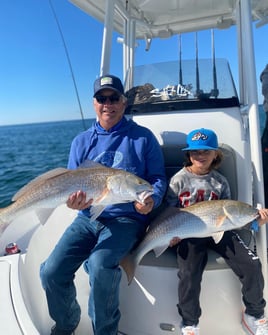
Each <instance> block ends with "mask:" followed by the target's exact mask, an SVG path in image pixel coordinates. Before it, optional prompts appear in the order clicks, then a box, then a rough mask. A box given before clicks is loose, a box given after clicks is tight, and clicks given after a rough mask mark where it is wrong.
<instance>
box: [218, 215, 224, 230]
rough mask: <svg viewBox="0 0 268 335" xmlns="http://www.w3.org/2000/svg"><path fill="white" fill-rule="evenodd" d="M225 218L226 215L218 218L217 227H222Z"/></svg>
mask: <svg viewBox="0 0 268 335" xmlns="http://www.w3.org/2000/svg"><path fill="white" fill-rule="evenodd" d="M225 219H226V215H221V216H219V217H218V218H217V220H216V227H221V226H222V224H223V222H224V220H225Z"/></svg>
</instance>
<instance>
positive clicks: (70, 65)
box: [48, 0, 87, 129]
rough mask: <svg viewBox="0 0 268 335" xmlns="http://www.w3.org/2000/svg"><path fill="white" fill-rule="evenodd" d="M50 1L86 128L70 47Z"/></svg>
mask: <svg viewBox="0 0 268 335" xmlns="http://www.w3.org/2000/svg"><path fill="white" fill-rule="evenodd" d="M48 2H49V4H50V7H51V11H52V13H53V15H54V18H55V21H56V23H57V26H58V30H59V33H60V36H61V39H62V43H63V47H64V51H65V54H66V58H67V61H68V64H69V68H70V72H71V75H72V80H73V84H74V89H75V93H76V98H77V101H78V105H79V110H80V114H81V118H82V123H83V127H84V129H87V127H86V124H85V119H84V115H83V111H82V106H81V102H80V98H79V94H78V89H77V85H76V81H75V77H74V72H73V68H72V64H71V60H70V57H69V53H68V49H67V46H66V43H65V40H64V36H63V33H62V30H61V27H60V24H59V20H58V18H57V15H56V12H55V10H54V7H53V5H52V1H51V0H49V1H48Z"/></svg>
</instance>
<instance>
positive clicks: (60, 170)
mask: <svg viewBox="0 0 268 335" xmlns="http://www.w3.org/2000/svg"><path fill="white" fill-rule="evenodd" d="M68 171H69V170H68V169H65V168H57V169H53V170H50V171H48V172H45V173H43V174H41V175H40V176H38V177H36V178H34V179H33V180H31V181H30V182H29V183H28V184H26V185H25V186H23V187H22V188H21V189H20V190H19V191H18V192H17V193H16V194H15V195H14V196H13V198H12V201H16V200H18V198H20V197H22V196H24V195H25V194H26V193H27V192H29V190H30V189H32V188H33V187H35V186H38V185H40V184H41V183H43V182H44V181H46V180H49V179H52V178H55V177H58V176H60V175H62V174H65V173H67V172H68Z"/></svg>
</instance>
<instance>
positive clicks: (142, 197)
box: [136, 191, 154, 204]
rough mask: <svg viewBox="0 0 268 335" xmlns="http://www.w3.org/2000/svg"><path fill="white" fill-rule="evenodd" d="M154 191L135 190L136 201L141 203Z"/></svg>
mask: <svg viewBox="0 0 268 335" xmlns="http://www.w3.org/2000/svg"><path fill="white" fill-rule="evenodd" d="M153 193H154V192H153V191H142V192H137V193H136V196H137V201H138V202H139V203H141V204H144V201H145V199H147V198H148V197H149V196H150V195H152V194H153Z"/></svg>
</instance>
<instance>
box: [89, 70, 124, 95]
mask: <svg viewBox="0 0 268 335" xmlns="http://www.w3.org/2000/svg"><path fill="white" fill-rule="evenodd" d="M105 88H108V89H110V90H113V91H115V92H117V93H118V94H120V95H121V94H124V87H123V85H122V82H121V80H120V79H119V78H118V77H115V76H112V75H110V74H106V75H105V76H101V77H99V78H97V79H96V80H95V82H94V97H95V96H96V94H98V92H99V91H100V90H103V89H105Z"/></svg>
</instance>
